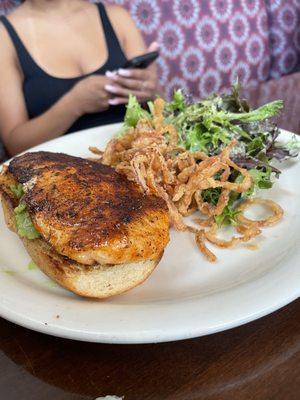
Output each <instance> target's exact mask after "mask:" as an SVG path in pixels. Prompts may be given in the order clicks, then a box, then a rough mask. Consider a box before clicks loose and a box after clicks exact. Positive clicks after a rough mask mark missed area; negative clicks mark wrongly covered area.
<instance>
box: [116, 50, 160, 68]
mask: <svg viewBox="0 0 300 400" xmlns="http://www.w3.org/2000/svg"><path fill="white" fill-rule="evenodd" d="M158 57H159V52H158V51H151V52H150V53H146V54H142V55H141V56H137V57H134V58H132V59H131V60H127V61H126V62H125V64H124V65H123V66H122V68H123V69H128V68H141V69H144V68H147V67H149V65H151V64H152V63H153V62H154V61H155V60H156V59H157V58H158Z"/></svg>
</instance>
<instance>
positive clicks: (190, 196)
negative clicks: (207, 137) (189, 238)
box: [93, 99, 283, 262]
mask: <svg viewBox="0 0 300 400" xmlns="http://www.w3.org/2000/svg"><path fill="white" fill-rule="evenodd" d="M163 111H164V101H163V100H162V99H157V100H156V101H155V102H154V115H153V118H152V119H151V120H149V119H146V120H140V121H139V122H138V124H137V126H136V128H131V129H129V130H128V131H127V133H126V134H124V135H123V136H122V137H119V138H115V139H112V140H111V141H110V142H109V143H108V144H107V146H106V149H105V151H104V153H103V154H102V155H101V153H100V152H98V154H100V155H101V162H102V163H103V164H106V165H110V166H112V167H114V168H115V169H116V170H117V171H118V172H120V173H122V174H125V175H126V176H127V178H128V179H129V180H132V181H135V182H136V183H137V184H138V186H139V187H140V188H141V190H143V191H144V192H145V193H147V194H155V195H157V196H159V197H161V198H163V199H164V200H165V202H166V204H167V206H168V209H169V214H170V220H171V223H172V224H173V226H174V227H175V229H177V230H179V231H190V232H193V233H194V234H195V240H196V243H197V246H198V248H199V249H200V251H201V252H202V253H203V254H204V255H205V256H206V258H207V259H208V260H209V261H211V262H214V261H216V256H215V255H214V254H213V253H212V252H211V251H210V250H209V249H208V248H207V247H206V245H205V240H208V241H209V242H211V243H213V244H214V245H216V246H218V247H222V248H227V247H233V246H235V245H236V244H238V243H240V242H247V241H249V240H250V239H252V238H253V237H255V236H257V235H259V234H260V233H261V231H260V229H259V228H261V227H265V226H269V225H272V224H274V223H275V222H277V221H278V220H280V219H281V217H282V215H283V211H282V209H281V207H280V206H278V205H277V204H276V203H274V202H272V201H271V200H259V199H255V200H246V201H244V202H242V203H241V204H240V205H238V207H237V209H236V210H237V211H239V212H240V213H239V215H238V225H237V226H236V227H235V228H236V230H237V232H238V233H239V234H240V236H237V237H236V236H234V237H233V238H232V239H231V240H222V239H219V238H218V237H217V231H218V226H217V224H216V223H215V219H214V217H216V216H218V215H220V214H222V212H223V211H224V208H225V207H226V206H227V205H228V202H229V197H230V193H231V192H237V193H241V194H242V193H244V192H246V191H247V190H248V189H249V188H250V187H251V185H252V178H251V175H250V174H249V172H248V171H247V170H246V169H244V168H241V167H240V166H238V165H237V164H235V163H234V162H233V161H232V160H231V159H230V153H231V151H232V149H233V147H234V146H235V145H236V144H237V142H236V140H233V141H232V142H231V143H230V144H229V145H228V146H227V147H225V148H224V149H223V150H222V151H221V153H220V154H219V155H215V156H211V157H209V156H207V155H206V154H205V153H203V152H201V151H197V152H190V151H186V150H185V149H184V148H183V147H180V146H179V145H178V143H179V136H178V133H177V130H176V127H175V126H173V125H170V124H164V118H163ZM93 152H94V153H96V154H97V150H96V149H95V148H93ZM234 171H235V173H236V174H238V175H239V176H240V177H242V179H241V180H240V179H239V181H238V182H232V181H230V180H229V177H230V176H231V175H232V173H233V172H234ZM215 188H219V190H220V195H219V198H218V201H217V204H216V205H212V204H210V203H208V202H206V201H204V199H203V196H202V192H203V191H204V190H205V189H215ZM254 203H258V204H264V205H267V206H269V207H270V208H271V209H272V211H273V214H274V215H272V216H271V217H269V218H267V219H265V220H262V221H252V220H249V219H248V218H246V217H245V216H244V215H243V214H242V212H243V211H244V210H245V209H246V208H247V207H249V206H250V205H251V204H254ZM197 210H199V211H200V212H201V213H202V214H204V216H206V219H204V218H202V219H197V220H196V222H197V224H199V225H200V226H201V229H199V228H197V229H196V228H193V227H191V226H189V225H187V224H186V223H185V222H184V218H183V217H185V216H188V215H190V214H192V213H193V212H195V211H197Z"/></svg>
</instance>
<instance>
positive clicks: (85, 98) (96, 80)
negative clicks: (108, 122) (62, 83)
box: [67, 75, 111, 116]
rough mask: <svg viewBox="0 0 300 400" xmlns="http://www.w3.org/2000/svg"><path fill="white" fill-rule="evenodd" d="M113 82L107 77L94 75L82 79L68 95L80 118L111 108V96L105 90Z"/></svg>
mask: <svg viewBox="0 0 300 400" xmlns="http://www.w3.org/2000/svg"><path fill="white" fill-rule="evenodd" d="M110 82H111V80H110V79H109V78H107V77H106V76H100V75H93V76H90V77H88V78H85V79H82V80H81V81H80V82H78V83H77V84H76V85H75V86H74V87H73V88H72V89H71V90H70V92H69V93H68V94H67V95H68V96H69V99H71V102H72V107H75V112H77V113H78V116H81V115H83V114H88V113H96V112H99V111H104V110H106V109H107V108H108V107H109V102H108V101H109V99H110V98H111V95H110V94H109V93H108V92H107V91H106V90H105V89H104V87H105V86H106V85H108V84H110Z"/></svg>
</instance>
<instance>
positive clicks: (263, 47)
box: [0, 0, 300, 98]
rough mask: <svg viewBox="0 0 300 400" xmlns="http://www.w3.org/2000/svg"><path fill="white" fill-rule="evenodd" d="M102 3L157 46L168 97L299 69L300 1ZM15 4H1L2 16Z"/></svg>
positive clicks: (115, 0)
mask: <svg viewBox="0 0 300 400" xmlns="http://www.w3.org/2000/svg"><path fill="white" fill-rule="evenodd" d="M96 1H97V0H96ZM105 2H106V3H110V4H119V5H122V6H124V7H126V8H127V10H128V11H129V12H130V13H131V15H132V17H133V19H134V20H135V22H136V24H137V26H138V28H139V29H140V30H141V31H142V33H143V36H144V38H145V41H146V43H147V44H149V43H150V42H151V41H154V40H156V41H158V42H159V44H160V47H161V57H160V59H159V60H158V67H159V78H160V82H161V84H162V86H163V87H164V88H165V93H166V95H167V96H168V97H169V96H170V95H171V93H172V92H173V90H174V88H176V87H178V86H180V87H183V88H185V89H186V91H187V92H189V93H191V94H192V95H193V96H194V97H195V98H199V97H204V96H207V95H209V94H210V93H212V92H216V91H219V90H223V89H226V88H228V87H229V86H230V84H231V83H232V81H233V80H234V79H235V78H236V76H239V78H240V80H241V81H242V83H243V84H244V85H247V86H251V85H255V84H257V83H258V82H261V81H265V80H267V79H269V78H276V77H279V76H281V75H284V74H288V73H290V72H292V71H294V70H296V69H299V65H300V57H299V54H300V0H202V1H201V0H172V1H171V0H107V1H105ZM18 3H19V1H17V0H0V13H1V12H2V13H4V12H8V11H9V10H11V9H13V8H14V7H15V6H16V5H17V4H18Z"/></svg>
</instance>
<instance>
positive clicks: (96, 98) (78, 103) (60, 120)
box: [0, 26, 109, 155]
mask: <svg viewBox="0 0 300 400" xmlns="http://www.w3.org/2000/svg"><path fill="white" fill-rule="evenodd" d="M6 36H7V35H6V32H5V31H4V29H3V27H1V26H0V38H1V41H0V42H1V45H0V60H1V62H0V136H1V139H2V141H3V143H4V145H5V147H6V148H7V150H8V152H9V153H10V154H11V155H15V154H17V153H19V152H21V151H23V150H26V149H28V148H30V147H32V146H35V145H37V144H40V143H42V142H45V141H47V140H50V139H53V138H56V137H58V136H60V135H62V134H63V133H65V132H66V131H67V130H68V128H69V127H70V126H71V125H72V124H73V123H74V122H75V120H76V119H77V118H79V117H80V116H81V115H83V114H85V113H88V112H99V111H102V110H104V109H106V108H107V107H108V100H109V95H108V94H107V92H105V91H104V85H105V84H106V83H108V82H109V80H108V78H106V77H103V76H91V77H89V78H86V79H84V80H82V81H80V82H79V83H78V84H77V85H75V86H74V88H73V89H71V90H70V91H69V92H68V93H67V94H66V95H64V96H63V97H62V98H61V99H60V100H58V101H57V102H56V103H55V104H54V105H53V106H52V107H51V108H50V109H49V110H47V111H46V112H45V113H43V114H41V115H40V116H39V117H36V118H33V119H31V120H29V118H28V115H27V111H26V105H25V100H24V96H23V89H22V83H23V76H22V72H21V71H20V67H19V64H18V61H17V60H16V54H15V51H14V49H13V47H12V44H11V43H10V40H9V38H8V37H6Z"/></svg>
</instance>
